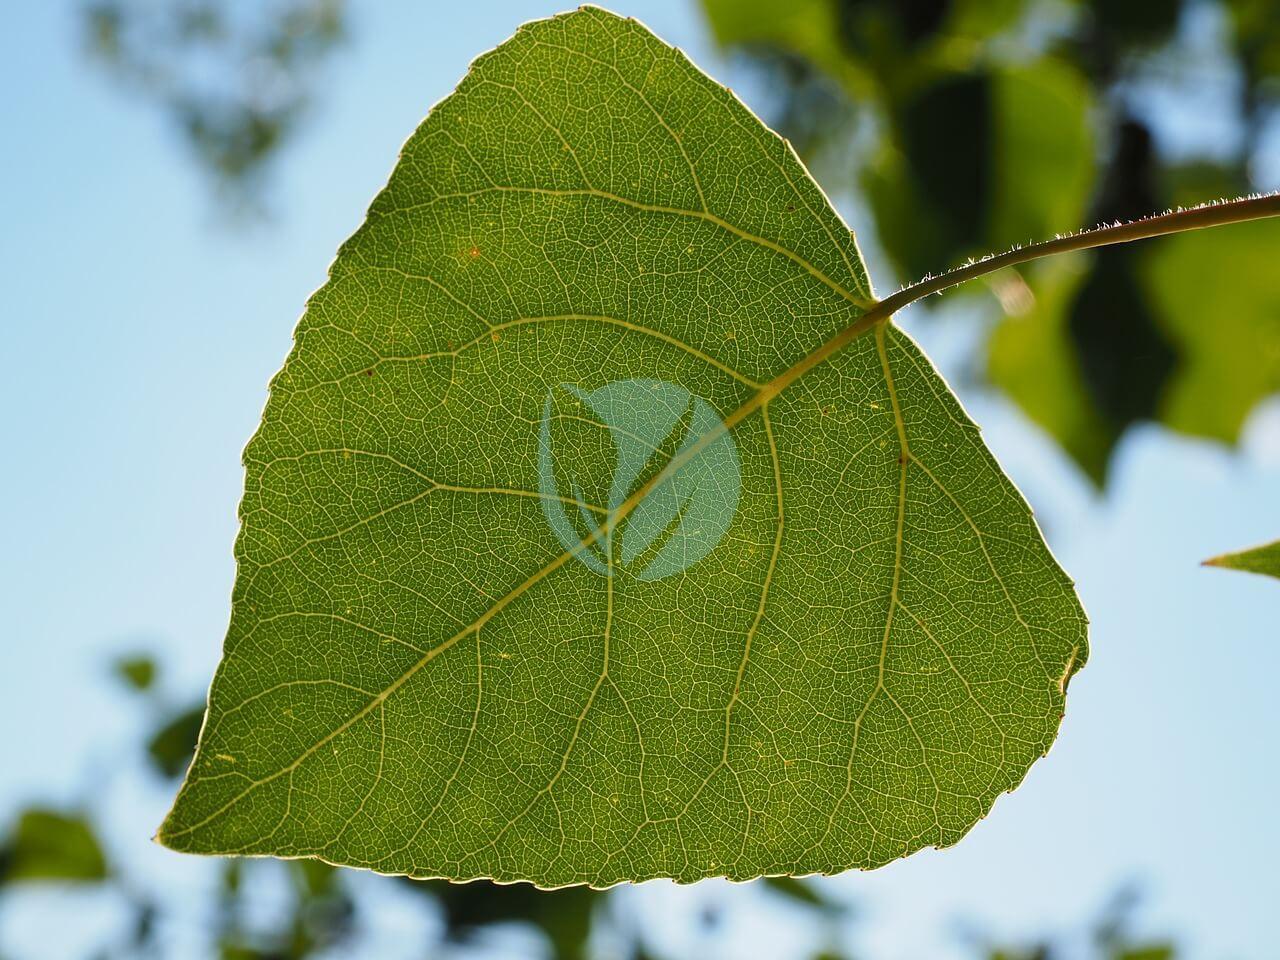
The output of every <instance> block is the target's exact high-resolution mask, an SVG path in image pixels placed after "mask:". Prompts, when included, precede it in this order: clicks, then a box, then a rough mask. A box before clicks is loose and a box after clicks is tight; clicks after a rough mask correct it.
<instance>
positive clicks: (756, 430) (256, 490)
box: [160, 8, 1086, 886]
mask: <svg viewBox="0 0 1280 960" xmlns="http://www.w3.org/2000/svg"><path fill="white" fill-rule="evenodd" d="M872 302H873V298H872V294H871V291H870V288H869V284H868V281H867V278H866V275H865V272H864V270H863V267H862V263H861V260H860V258H859V255H858V250H857V248H856V246H855V244H854V241H853V237H852V235H851V234H850V233H849V231H848V230H847V228H846V227H845V226H844V224H843V223H842V222H841V220H840V218H839V217H838V216H837V215H836V213H835V212H834V211H833V210H832V209H831V207H830V206H829V205H828V203H827V201H826V199H825V197H824V196H823V195H822V193H821V191H820V190H819V189H818V188H817V186H816V185H815V184H814V183H813V182H812V180H811V179H810V178H809V176H808V174H807V172H806V171H805V170H804V168H803V167H802V166H801V164H800V163H799V161H798V160H797V159H796V157H795V156H794V154H793V153H792V152H791V150H790V149H789V147H788V146H787V145H786V144H785V143H784V142H783V141H781V140H780V139H778V138H777V137H776V136H774V135H773V134H772V133H771V132H770V131H768V130H767V129H766V128H765V127H764V126H762V125H761V124H760V122H759V121H758V120H757V119H756V118H755V117H754V116H753V115H752V114H751V113H750V112H749V111H748V110H747V109H746V108H745V107H743V106H742V104H741V103H740V102H739V101H738V100H737V99H736V98H735V97H734V96H733V94H732V93H730V92H729V91H728V90H726V89H725V88H723V87H721V86H719V85H718V84H716V83H714V82H713V81H711V80H710V79H709V78H707V77H706V76H705V75H703V74H702V73H700V72H699V71H698V70H697V69H696V68H695V67H694V66H693V65H692V64H690V63H689V62H688V60H686V59H685V58H684V56H683V55H682V54H680V53H679V52H678V51H675V50H673V49H671V48H670V47H668V46H666V45H665V44H663V43H662V42H661V41H659V40H658V39H657V38H655V37H654V36H653V35H652V34H650V33H649V32H648V31H647V30H645V29H644V28H643V27H642V26H641V25H639V24H637V23H635V22H634V21H628V20H622V19H619V18H617V17H615V16H613V15H612V14H608V13H606V12H604V11H601V10H599V9H594V8H586V9H583V10H581V11H578V12H576V13H572V14H568V15H565V16H561V17H558V18H555V19H552V20H545V21H540V22H537V23H534V24H530V25H528V26H526V27H524V28H522V29H521V30H520V31H519V32H518V33H517V34H516V36H515V37H513V38H512V39H511V40H510V41H508V42H507V43H505V44H503V45H502V46H500V47H499V48H497V49H496V50H494V51H493V52H491V53H489V54H486V55H485V56H483V57H481V58H480V59H478V60H477V61H476V62H475V64H474V65H473V68H472V70H471V71H470V73H469V74H468V75H467V77H466V78H465V79H464V80H463V81H462V83H461V85H460V86H459V88H458V90H457V91H456V93H454V94H453V95H452V96H451V97H449V98H448V99H446V100H445V101H443V102H442V103H440V104H439V105H438V106H437V107H435V109H433V110H432V112H431V114H430V116H429V117H428V118H427V119H426V121H424V123H423V124H422V126H421V127H420V128H419V129H418V131H417V132H416V133H415V134H414V135H413V136H412V137H411V138H410V140H409V141H408V143H407V144H406V145H405V147H404V151H403V154H402V156H401V158H400V161H399V163H398V164H397V166H396V168H395V170H394V172H393V174H392V176H391V180H390V182H389V184H388V186H387V187H386V189H385V190H384V191H383V192H382V193H381V194H380V195H379V196H378V197H377V198H376V200H375V201H374V203H373V205H372V207H371V209H370V211H369V215H368V219H367V221H366V223H365V224H364V225H363V226H362V227H361V228H360V229H359V230H358V231H357V232H356V234H355V235H354V236H353V237H352V238H351V239H350V240H349V241H348V242H347V243H346V244H345V245H344V246H343V247H342V249H341V250H340V252H339V254H338V257H337V260H336V261H335V262H334V264H333V266H332V268H331V271H330V277H329V280H328V282H327V283H326V284H325V286H324V287H323V288H321V290H320V291H319V292H317V293H316V294H315V296H314V297H313V298H312V300H311V302H310V303H309V304H308V307H307V310H306V313H305V314H304V316H303V318H302V320H301V322H300V324H299V327H298V331H297V335H296V343H295V346H294V349H293V351H292V353H291V354H290V356H289V359H288V361H287V362H286V364H285V366H284V369H283V370H282V371H281V372H280V374H279V375H278V376H277V377H276V379H275V380H274V382H273V384H272V389H271V396H270V400H269V402H268V404H267V408H266V411H265V413H264V416H263V422H262V426H261V428H260V430H259V431H258V433H257V435H256V436H255V437H254V439H253V440H252V442H251V443H250V445H249V447H248V449H247V452H246V455H245V462H246V468H247V479H246V489H245V497H244V501H243V504H242V508H241V514H242V529H241V533H240V537H239V540H238V543H237V548H236V555H237V559H238V562H239V571H238V575H237V580H236V586H235V593H234V598H233V607H232V617H231V624H230V628H229V632H228V635H227V640H226V646H225V655H224V658H223V661H222V664H221V666H220V668H219V670H218V673H217V676H216V678H215V680H214V683H213V687H212V690H211V693H210V700H209V710H208V715H207V717H206V721H205V725H204V729H203V731H202V734H201V738H200V745H199V748H198V750H197V754H196V757H195V760H194V761H193V763H192V766H191V769H190V771H189V772H188V775H187V780H186V782H185V784H184V785H183V787H182V790H181V792H180V794H179V796H178V799H177V802H176V804H175V806H174V809H173V811H172V812H171V813H170V815H169V817H168V818H167V819H166V821H165V823H164V824H163V826H162V827H161V831H160V840H161V841H162V842H163V843H165V844H167V845H168V846H170V847H173V848H175V849H178V850H186V851H193V852H201V853H229V854H236V853H239V854H275V855H280V856H314V857H322V858H324V859H326V860H329V861H332V862H335V863H341V864H349V865H355V866H361V867H367V868H371V869H375V870H379V871H384V872H398V873H407V874H411V875H414V876H423V877H426V876H437V877H449V878H452V879H469V878H476V877H488V878H494V879H498V880H504V881H508V880H530V881H534V882H536V883H538V884H541V885H544V886H558V885H564V884H573V883H590V884H593V885H597V886H599V885H608V884H611V883H616V882H619V881H624V880H642V879H645V878H649V877H674V878H676V879H679V880H685V881H690V880H696V879H698V878H700V877H704V876H709V875H726V876H730V877H734V878H748V877H754V876H758V875H761V874H783V873H792V874H805V873H813V872H834V871H839V870H844V869H847V868H850V867H874V866H877V865H879V864H883V863H885V862H887V861H889V860H892V859H895V858H897V857H900V856H903V855H905V854H908V853H910V852H912V851H913V850H917V849H919V848H921V847H924V846H927V845H939V846H941V845H947V844H951V843H954V842H955V841H956V840H957V839H959V838H960V837H961V836H962V835H963V834H964V833H965V832H966V831H967V830H968V829H969V828H970V827H972V826H973V824H974V823H975V822H976V821H977V820H978V819H980V818H981V817H982V816H983V815H984V814H986V812H987V811H988V810H989V809H990V807H991V805H992V803H993V802H994V800H995V798H996V797H997V796H998V795H999V794H1000V793H1002V792H1004V791H1006V790H1009V789H1011V788H1012V787H1014V786H1015V785H1016V784H1017V783H1018V782H1019V781H1020V780H1021V779H1022V778H1023V776H1024V775H1025V774H1026V771H1027V769H1028V767H1029V766H1030V765H1031V763H1032V762H1033V761H1034V760H1035V759H1036V758H1037V757H1039V756H1040V755H1042V754H1043V753H1044V752H1045V751H1046V749H1047V748H1048V746H1049V744H1050V743H1051V741H1052V740H1053V738H1054V735H1055V734H1056V732H1057V729H1058V725H1059V722H1060V719H1061V717H1062V711H1063V703H1064V697H1065V692H1066V686H1067V682H1068V680H1069V679H1070V677H1071V675H1072V673H1073V672H1074V671H1075V670H1076V669H1078V668H1079V667H1080V666H1081V665H1082V664H1083V662H1084V658H1085V651H1086V638H1085V620H1084V616H1083V613H1082V611H1081V608H1080V605H1079V603H1078V601H1077V600H1076V597H1075V594H1074V592H1073V590H1072V586H1071V584H1070V582H1069V581H1068V579H1067V578H1066V576H1065V575H1064V574H1063V573H1062V571H1061V570H1060V569H1059V568H1058V566H1057V565H1056V564H1055V563H1054V561H1053V559H1052V557H1051V556H1050V554H1049V552H1048V550H1047V548H1046V547H1045V545H1044V542H1043V540H1042V538H1041V535H1040V533H1039V531H1038V530H1037V528H1036V526H1035V523H1034V521H1033V519H1032V517H1031V514H1030V511H1029V510H1028V508H1027V506H1026V504H1025V503H1024V502H1023V501H1022V499H1021V498H1020V497H1019V495H1018V493H1017V492H1016V490H1015V489H1014V488H1013V487H1012V485H1011V484H1010V483H1009V481H1008V480H1007V479H1006V478H1005V477H1004V476H1003V475H1002V474H1001V472H1000V471H999V469H998V467H997V466H996V464H995V463H994V462H993V460H992V459H991V457H990V455H989V453H988V452H987V450H986V449H985V447H984V446H983V444H982V442H981V440H980V438H979V435H978V431H977V429H976V428H975V427H974V425H973V424H972V423H971V422H970V421H969V419H968V418H967V417H966V416H965V414H964V412H963V411H962V410H961V409H960V407H959V405H958V404H957V402H956V400H955V398H954V397H953V396H952V394H951V393H950V391H949V389H948V388H947V386H946V384H945V383H944V382H943V381H942V380H941V378H940V377H939V376H938V375H937V373H936V372H935V371H934V370H933V368H932V367H931V365H930V364H929V362H928V361H927V360H926V359H925V358H924V357H923V356H922V355H921V354H920V352H919V351H918V350H917V348H916V347H915V345H914V344H913V343H912V342H911V341H910V340H909V339H908V338H907V337H906V336H905V335H903V334H902V333H901V332H899V331H898V330H896V329H895V328H893V327H892V326H884V325H881V326H874V325H871V324H868V325H867V329H866V331H865V335H864V336H859V337H850V336H848V335H847V334H846V335H842V333H841V332H842V331H848V330H849V329H850V327H851V325H852V327H853V330H855V331H861V329H862V328H861V327H859V326H857V323H858V319H859V317H861V316H862V315H863V313H864V311H865V310H866V308H867V306H868V304H870V303H872ZM846 341H847V343H846ZM841 346H843V349H836V348H837V347H841ZM618 384H626V385H627V386H624V387H618V386H616V385H618ZM637 384H640V385H647V386H648V388H649V389H648V391H647V392H646V391H643V390H638V389H636V385H637ZM611 385H614V386H611ZM664 385H665V386H664ZM601 391H604V392H603V393H602V392H601ZM624 400H625V403H624V402H622V401H624ZM717 424H718V425H717ZM691 438H692V439H691ZM717 444H725V445H727V446H721V447H717V446H716V445H717ZM730 449H731V450H732V454H733V455H732V457H730V456H729V455H728V453H727V452H726V451H727V450H730ZM646 454H647V455H646ZM548 464H550V467H551V478H550V483H549V484H548V482H547V465H548ZM730 464H733V465H734V468H735V469H736V476H735V475H734V474H733V473H732V472H731V471H730V470H729V465H730ZM633 467H634V470H633ZM735 497H736V500H735V499H734V498H735ZM716 503H719V504H720V505H721V507H727V512H728V515H727V519H726V516H725V510H724V509H722V510H720V511H717V510H715V509H713V508H714V506H715V504H716ZM553 517H555V518H559V520H557V521H555V522H552V519H551V518H553ZM561 520H562V521H563V523H561V522H560V521H561ZM631 524H637V525H639V526H638V529H637V530H633V529H632V528H631V526H630V525H631ZM566 529H567V530H569V531H571V534H572V535H570V534H569V533H566ZM575 536H576V537H578V538H580V539H578V541H577V542H576V543H574V542H573V537H575ZM566 538H567V539H568V540H569V544H568V545H566V543H565V540H566ZM673 544H674V545H675V546H674V547H673V546H672V545H673ZM631 545H634V546H631ZM657 564H663V565H662V566H660V567H658V568H655V565H657ZM1046 839H1047V840H1049V839H1050V838H1046Z"/></svg>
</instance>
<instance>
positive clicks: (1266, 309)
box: [1142, 221, 1280, 443]
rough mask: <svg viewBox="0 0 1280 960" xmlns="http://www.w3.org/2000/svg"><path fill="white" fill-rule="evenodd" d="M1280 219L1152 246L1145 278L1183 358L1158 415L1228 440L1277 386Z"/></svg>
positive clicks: (1183, 429)
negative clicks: (1277, 273)
mask: <svg viewBox="0 0 1280 960" xmlns="http://www.w3.org/2000/svg"><path fill="white" fill-rule="evenodd" d="M1277 263H1280V224H1277V223H1275V222H1272V221H1258V222H1256V223H1242V224H1237V225H1235V226H1231V227H1226V228H1223V229H1220V230H1213V231H1208V232H1205V231H1201V232H1196V233H1186V234H1180V235H1178V236H1175V237H1169V238H1167V239H1165V240H1161V241H1158V242H1156V243H1153V244H1152V245H1151V251H1150V256H1149V257H1148V258H1147V259H1146V261H1145V264H1144V266H1145V270H1144V271H1143V276H1142V280H1143V282H1144V283H1145V285H1146V290H1147V296H1148V297H1149V299H1150V301H1151V303H1152V304H1153V305H1154V307H1155V313H1156V317H1157V318H1158V321H1159V323H1160V326H1161V328H1162V329H1163V330H1164V331H1165V333H1166V334H1167V335H1168V337H1169V338H1170V340H1171V341H1172V343H1173V344H1174V346H1175V349H1176V351H1177V354H1178V358H1179V360H1178V365H1177V368H1176V370H1175V372H1174V375H1173V377H1172V379H1171V380H1170V382H1169V385H1168V387H1167V389H1166V390H1165V392H1164V394H1163V396H1162V398H1161V402H1160V412H1159V415H1160V420H1161V421H1162V422H1164V423H1165V424H1167V425H1168V426H1170V427H1171V428H1173V429H1174V430H1178V431H1180V432H1182V433H1186V434H1190V435H1191V436H1197V437H1208V438H1210V439H1214V440H1222V441H1224V442H1227V443H1233V442H1235V441H1236V440H1237V439H1238V438H1239V436H1240V429H1241V427H1242V426H1243V425H1244V422H1245V419H1246V418H1247V417H1248V415H1249V413H1250V412H1251V411H1252V410H1253V408H1254V407H1255V406H1257V404H1258V402H1259V401H1260V400H1263V399H1265V398H1266V397H1268V396H1271V395H1272V394H1274V393H1276V392H1278V391H1280V283H1276V282H1275V277H1276V270H1277Z"/></svg>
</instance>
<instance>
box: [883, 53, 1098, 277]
mask: <svg viewBox="0 0 1280 960" xmlns="http://www.w3.org/2000/svg"><path fill="white" fill-rule="evenodd" d="M1090 109H1091V100H1090V97H1089V91H1088V87H1087V86H1086V85H1085V83H1084V81H1083V79H1082V78H1081V77H1080V76H1079V75H1078V74H1076V73H1075V71H1074V70H1073V69H1072V68H1071V67H1069V66H1067V65H1066V64H1064V63H1060V62H1055V61H1053V60H1043V61H1040V62H1037V63H1035V64H1031V65H1027V66H1017V67H1000V68H990V69H983V70H979V71H975V72H971V73H966V74H950V75H947V76H945V77H943V78H942V79H940V80H939V81H937V82H936V83H934V84H931V85H929V86H926V87H924V88H922V89H920V90H918V91H916V92H915V93H913V94H912V95H911V96H910V97H909V98H907V99H905V100H904V101H903V102H902V103H901V104H900V105H897V106H896V107H895V111H896V113H895V116H896V127H895V129H896V130H897V136H896V137H893V138H886V139H885V140H884V142H883V144H882V146H881V147H880V149H879V151H878V152H877V153H876V155H875V156H874V157H873V159H872V162H871V163H870V164H869V165H868V166H867V167H866V168H865V170H864V171H863V174H862V184H863V187H864V189H865V191H866V196H867V199H868V201H869V202H870V204H871V207H872V210H873V212H874V214H875V218H876V225H877V228H878V232H879V236H880V241H881V243H882V244H883V245H884V247H885V251H886V252H887V253H888V254H889V255H890V257H891V258H892V259H893V261H894V263H895V264H897V266H898V269H899V271H900V273H902V274H903V275H904V276H905V277H906V278H907V279H915V278H917V277H920V276H923V275H925V274H927V273H938V272H940V271H942V270H945V269H948V268H950V267H954V266H957V265H958V264H959V263H960V262H962V261H964V260H966V259H968V258H970V257H974V256H981V255H984V254H987V253H992V252H998V251H1000V250H1003V249H1007V248H1009V247H1011V246H1015V245H1019V244H1024V243H1027V242H1030V241H1033V240H1037V239H1043V238H1045V237H1049V236H1053V235H1054V234H1056V233H1060V232H1064V231H1069V230H1074V229H1076V228H1077V227H1078V226H1080V223H1081V221H1082V220H1083V219H1084V217H1085V213H1086V211H1087V209H1088V203H1089V193H1090V188H1091V185H1092V183H1093V176H1094V169H1093V166H1094V165H1093V148H1092V136H1091V134H1090V130H1089V124H1088V114H1089V110H1090Z"/></svg>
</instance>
